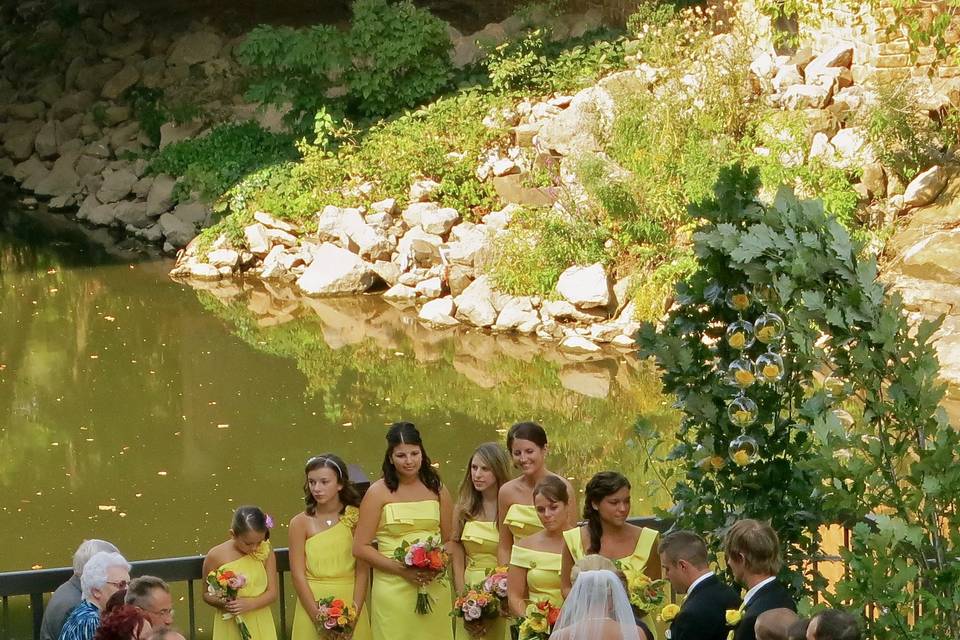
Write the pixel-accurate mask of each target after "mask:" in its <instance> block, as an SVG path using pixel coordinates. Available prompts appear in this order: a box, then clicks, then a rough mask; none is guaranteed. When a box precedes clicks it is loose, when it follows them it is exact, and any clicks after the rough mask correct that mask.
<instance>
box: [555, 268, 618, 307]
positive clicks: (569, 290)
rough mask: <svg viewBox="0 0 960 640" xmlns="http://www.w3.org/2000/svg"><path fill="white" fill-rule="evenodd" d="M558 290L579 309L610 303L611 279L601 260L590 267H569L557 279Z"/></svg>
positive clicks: (604, 305) (603, 305)
mask: <svg viewBox="0 0 960 640" xmlns="http://www.w3.org/2000/svg"><path fill="white" fill-rule="evenodd" d="M557 292H558V293H559V294H560V295H561V296H563V297H564V299H565V300H567V301H568V302H570V303H571V304H573V305H574V306H576V307H577V308H579V309H590V308H593V307H606V306H607V305H608V304H610V280H609V279H608V278H607V272H606V271H605V270H604V268H603V265H602V264H601V263H599V262H597V263H595V264H592V265H590V266H588V267H581V266H573V267H570V268H568V269H567V270H566V271H564V272H563V273H562V274H560V279H559V280H558V281H557Z"/></svg>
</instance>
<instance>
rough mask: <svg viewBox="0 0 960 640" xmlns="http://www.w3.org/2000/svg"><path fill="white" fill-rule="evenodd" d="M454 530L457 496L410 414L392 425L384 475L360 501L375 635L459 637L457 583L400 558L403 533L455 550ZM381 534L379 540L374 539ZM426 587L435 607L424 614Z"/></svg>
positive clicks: (358, 550) (385, 639) (386, 639)
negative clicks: (454, 610)
mask: <svg viewBox="0 0 960 640" xmlns="http://www.w3.org/2000/svg"><path fill="white" fill-rule="evenodd" d="M452 535H453V504H452V502H451V500H450V494H449V492H448V491H447V490H446V488H444V486H443V485H442V484H441V483H440V476H439V475H438V474H437V472H436V470H435V469H434V468H433V467H432V466H431V462H430V458H429V457H428V456H427V452H426V451H425V450H424V447H423V441H422V440H421V438H420V432H419V431H417V428H416V427H415V426H414V425H413V424H411V423H409V422H397V423H394V424H393V426H391V427H390V429H389V431H387V452H386V454H385V455H384V457H383V477H382V478H381V479H380V480H377V481H376V482H374V483H373V484H372V485H371V486H370V489H369V490H368V491H367V494H366V495H365V496H364V497H363V502H362V503H360V520H359V522H358V524H357V530H356V534H355V537H354V545H353V554H354V555H355V556H356V558H357V560H359V561H362V562H366V563H367V564H369V565H371V566H372V567H373V586H372V589H371V600H370V622H371V626H372V627H373V639H374V640H423V639H424V638H430V640H452V639H453V623H452V621H451V619H450V608H451V606H452V604H453V602H452V598H451V591H450V584H449V583H447V582H445V581H442V580H441V579H439V578H438V579H434V578H435V576H434V575H433V574H431V573H430V572H426V571H418V570H417V569H413V568H409V567H406V566H404V565H403V564H402V563H400V562H398V561H396V560H394V559H393V552H394V550H395V549H396V548H397V547H398V546H400V545H401V544H402V543H403V542H404V541H407V542H415V541H417V540H420V541H425V540H426V539H427V538H429V537H432V538H434V539H436V540H438V541H441V542H443V543H444V544H445V545H446V546H447V548H448V550H449V549H450V546H451V544H450V540H451V538H452ZM374 541H376V546H374ZM421 587H425V588H426V591H427V593H428V595H429V596H430V597H431V602H432V605H433V608H432V611H430V612H429V613H425V614H418V613H417V612H416V610H415V607H416V604H417V592H418V589H419V588H421Z"/></svg>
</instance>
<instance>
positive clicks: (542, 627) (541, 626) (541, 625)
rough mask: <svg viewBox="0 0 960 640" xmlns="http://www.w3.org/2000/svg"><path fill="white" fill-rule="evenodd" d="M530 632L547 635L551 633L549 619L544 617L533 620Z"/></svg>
mask: <svg viewBox="0 0 960 640" xmlns="http://www.w3.org/2000/svg"><path fill="white" fill-rule="evenodd" d="M530 630H531V631H533V632H534V633H546V632H548V631H550V625H549V624H547V619H546V618H544V617H538V618H531V619H530Z"/></svg>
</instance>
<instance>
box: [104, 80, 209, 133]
mask: <svg viewBox="0 0 960 640" xmlns="http://www.w3.org/2000/svg"><path fill="white" fill-rule="evenodd" d="M123 97H124V100H125V101H126V102H127V103H128V104H129V105H130V107H131V108H132V109H133V114H134V116H135V117H136V118H137V120H138V121H139V122H140V130H141V131H143V132H144V133H146V134H147V137H149V138H150V141H151V142H152V143H153V145H154V146H158V145H159V144H160V127H162V126H163V125H164V124H165V123H167V122H175V123H176V124H184V123H186V122H190V121H191V120H195V119H198V118H202V117H204V116H205V115H206V114H205V113H204V111H203V109H201V108H200V107H199V106H197V105H196V104H193V103H191V102H187V101H180V102H175V103H171V102H170V101H169V100H168V99H167V97H166V95H165V94H164V92H163V90H162V89H156V88H149V87H144V86H143V85H139V84H138V85H134V86H133V87H130V88H129V89H128V90H127V91H126V93H125V94H124V96H123Z"/></svg>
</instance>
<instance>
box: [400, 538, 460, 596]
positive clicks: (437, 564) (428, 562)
mask: <svg viewBox="0 0 960 640" xmlns="http://www.w3.org/2000/svg"><path fill="white" fill-rule="evenodd" d="M393 559H394V560H396V561H397V562H399V563H400V564H402V565H403V566H405V567H410V568H412V569H416V570H417V571H422V572H426V573H427V574H430V576H431V577H430V579H429V580H428V581H427V584H430V583H431V582H433V581H434V580H436V579H437V578H441V580H442V575H443V572H444V571H446V569H447V565H449V564H450V554H448V553H447V551H446V549H444V547H443V545H442V544H441V543H440V541H439V540H437V539H436V538H434V537H432V536H431V537H429V538H427V539H426V540H423V541H420V540H416V541H414V542H407V541H406V540H405V541H404V542H403V544H401V545H400V546H399V547H397V548H396V549H394V551H393ZM427 584H421V585H420V586H419V588H418V589H417V605H416V607H415V608H414V611H416V612H417V613H419V614H421V615H423V614H427V613H430V612H431V611H433V602H432V601H431V598H430V594H429V593H427Z"/></svg>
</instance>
